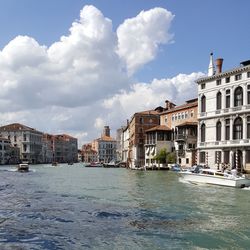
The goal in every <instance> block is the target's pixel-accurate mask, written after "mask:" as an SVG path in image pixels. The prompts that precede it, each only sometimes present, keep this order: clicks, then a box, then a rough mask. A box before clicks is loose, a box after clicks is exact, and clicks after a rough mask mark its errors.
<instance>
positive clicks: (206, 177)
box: [179, 168, 250, 188]
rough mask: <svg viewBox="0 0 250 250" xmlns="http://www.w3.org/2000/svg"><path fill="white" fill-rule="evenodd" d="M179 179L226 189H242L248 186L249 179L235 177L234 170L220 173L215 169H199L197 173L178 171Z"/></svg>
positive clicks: (249, 183) (249, 184)
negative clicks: (225, 187)
mask: <svg viewBox="0 0 250 250" xmlns="http://www.w3.org/2000/svg"><path fill="white" fill-rule="evenodd" d="M179 175H180V178H181V179H183V180H184V181H188V182H191V183H202V184H210V185H219V186H227V187H237V188H244V187H249V186H250V179H248V178H246V177H245V176H244V175H242V176H239V175H237V172H236V170H231V172H221V171H219V170H215V169H207V168H206V169H204V168H201V169H199V170H198V171H180V172H179Z"/></svg>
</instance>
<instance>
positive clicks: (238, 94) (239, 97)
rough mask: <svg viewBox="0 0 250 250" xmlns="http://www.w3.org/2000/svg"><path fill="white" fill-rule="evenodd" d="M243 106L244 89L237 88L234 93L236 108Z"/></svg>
mask: <svg viewBox="0 0 250 250" xmlns="http://www.w3.org/2000/svg"><path fill="white" fill-rule="evenodd" d="M242 105H243V89H242V87H240V86H239V87H237V88H236V89H235V91H234V106H235V107H238V106H242Z"/></svg>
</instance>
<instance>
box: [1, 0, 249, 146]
mask: <svg viewBox="0 0 250 250" xmlns="http://www.w3.org/2000/svg"><path fill="white" fill-rule="evenodd" d="M86 6H92V7H90V8H88V7H86ZM156 7H159V8H156ZM249 9H250V2H249V1H246V0H237V1H236V0H234V1H233V0H220V1H218V0H210V1H201V0H189V1H187V0H186V1H185V0H183V1H181V0H165V1H162V0H159V1H156V0H155V1H154V0H144V1H142V0H133V1H132V0H127V1H118V0H105V1H104V0H97V1H80V0H71V1H70V0H50V1H49V0H43V1H34V0H22V1H20V0H2V1H0V31H1V36H0V68H1V74H0V81H1V83H2V93H0V119H1V121H2V124H6V123H10V122H22V123H24V124H26V125H28V126H31V127H35V128H37V129H38V130H41V131H44V132H51V133H62V132H65V133H71V134H72V135H75V136H76V137H78V138H79V140H80V141H81V142H87V141H89V140H91V139H93V138H95V137H97V136H98V135H99V134H100V132H101V130H102V127H103V126H104V125H110V126H111V129H112V130H113V133H114V132H115V130H116V129H117V128H118V127H119V126H121V125H123V124H124V123H125V121H126V119H129V118H130V117H131V115H132V114H133V113H134V112H137V111H140V110H145V109H151V108H154V107H155V106H159V105H163V103H164V100H165V99H170V100H171V101H173V102H175V103H177V104H181V103H182V102H183V101H184V100H186V99H188V98H194V97H196V94H197V90H196V84H195V80H196V79H197V78H198V77H200V76H201V75H202V74H204V73H206V71H207V67H208V63H209V54H210V52H211V51H213V52H214V58H216V57H222V58H224V64H223V69H224V70H227V69H231V68H234V67H237V66H238V65H239V63H240V62H241V61H244V60H248V59H250V50H249V47H250V33H249V30H250V22H249V18H248V17H249ZM143 10H144V12H142V13H141V14H139V13H140V12H141V11H143ZM80 12H82V13H83V15H82V16H81V17H80ZM106 18H108V19H110V21H108V20H107V19H106ZM147 18H148V19H147ZM145 20H150V21H149V22H147V21H145ZM73 22H74V23H75V24H76V26H74V25H72V23H73ZM111 24H112V29H111ZM73 26H74V27H73ZM72 27H73V28H72ZM70 30H71V31H70ZM72 30H73V32H72ZM95 31H98V32H99V33H98V34H94V33H95ZM62 36H64V38H65V39H64V38H63V39H62V38H61V37H62ZM136 36H138V37H136ZM79 37H80V38H81V39H80V40H79ZM144 37H145V43H144ZM140 44H141V47H140ZM183 93H185V94H183Z"/></svg>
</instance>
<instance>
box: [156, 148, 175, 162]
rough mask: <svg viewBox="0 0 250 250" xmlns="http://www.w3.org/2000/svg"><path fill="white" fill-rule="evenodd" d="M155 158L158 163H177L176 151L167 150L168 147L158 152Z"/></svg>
mask: <svg viewBox="0 0 250 250" xmlns="http://www.w3.org/2000/svg"><path fill="white" fill-rule="evenodd" d="M154 160H156V161H157V162H158V163H175V162H176V154H175V152H167V149H166V148H163V149H161V150H160V152H158V153H157V154H156V156H155V157H154Z"/></svg>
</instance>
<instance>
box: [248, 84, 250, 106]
mask: <svg viewBox="0 0 250 250" xmlns="http://www.w3.org/2000/svg"><path fill="white" fill-rule="evenodd" d="M247 104H250V85H247Z"/></svg>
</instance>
